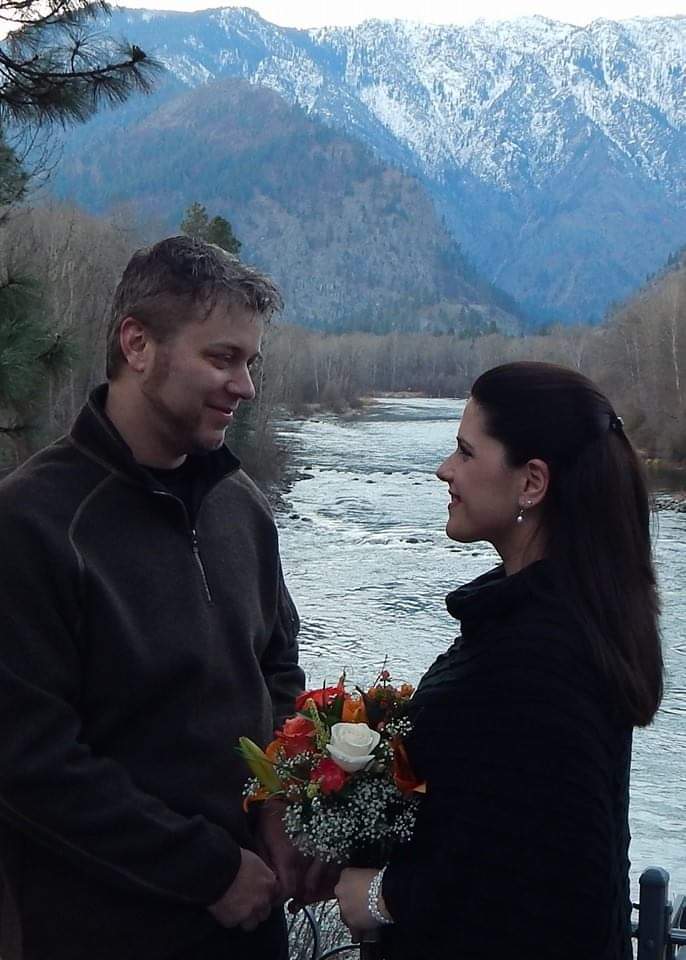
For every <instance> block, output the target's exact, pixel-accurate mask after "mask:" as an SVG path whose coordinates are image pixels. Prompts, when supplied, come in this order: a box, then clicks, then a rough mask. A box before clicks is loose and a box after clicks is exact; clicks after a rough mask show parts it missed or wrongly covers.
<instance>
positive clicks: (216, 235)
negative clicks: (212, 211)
mask: <svg viewBox="0 0 686 960" xmlns="http://www.w3.org/2000/svg"><path fill="white" fill-rule="evenodd" d="M206 239H207V241H208V243H216V245H217V246H218V247H221V248H222V250H226V252H227V253H232V254H233V255H234V256H235V257H237V256H238V252H239V250H240V249H241V247H242V243H241V241H240V240H239V239H238V237H236V236H235V234H234V232H233V229H232V228H231V224H230V223H229V221H228V220H225V219H224V217H212V219H211V220H210V222H209V223H208V225H207V237H206Z"/></svg>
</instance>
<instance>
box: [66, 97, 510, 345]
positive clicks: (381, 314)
mask: <svg viewBox="0 0 686 960" xmlns="http://www.w3.org/2000/svg"><path fill="white" fill-rule="evenodd" d="M53 186H54V188H55V190H56V191H57V192H58V193H59V194H61V195H62V196H63V197H68V198H70V199H75V200H77V201H78V202H79V203H80V204H81V205H83V206H84V207H86V208H87V209H88V210H90V211H92V212H94V213H97V214H100V215H102V214H114V215H116V217H117V220H118V221H119V222H120V223H125V224H126V223H134V224H137V225H140V224H142V225H143V229H144V232H145V231H146V230H147V233H148V235H149V236H151V237H159V236H161V235H164V234H165V233H173V232H178V229H179V224H180V221H181V219H182V214H183V211H184V210H185V209H186V208H187V207H188V206H189V205H190V204H191V203H192V202H193V201H199V202H201V203H203V204H204V205H205V206H206V207H207V210H208V212H209V213H210V216H214V215H221V216H225V217H227V218H228V219H229V220H230V221H231V223H232V225H233V227H234V230H235V232H236V234H237V236H238V237H239V238H240V239H241V241H242V243H243V248H242V251H241V256H242V257H243V258H244V259H245V260H246V261H248V262H252V263H255V264H258V265H260V266H261V267H263V268H265V269H267V270H268V271H269V272H270V273H271V274H273V275H274V277H275V278H276V280H277V281H278V282H279V285H280V286H281V287H282V289H283V292H284V295H285V300H286V311H285V315H284V319H285V320H286V321H291V322H296V323H300V324H303V325H305V326H310V327H316V328H319V329H325V330H331V331H341V330H344V329H345V330H348V329H353V330H373V331H384V332H385V331H389V330H418V329H420V330H428V331H435V332H445V331H452V332H456V333H459V334H468V333H474V332H482V331H485V330H489V329H493V328H498V329H500V330H504V331H509V332H517V331H518V330H519V329H520V317H519V314H518V312H517V308H516V307H515V305H514V304H513V303H512V302H511V301H510V299H509V298H507V297H506V296H505V295H503V294H502V293H500V292H499V291H497V290H495V289H494V288H493V287H492V286H491V285H490V284H489V283H488V282H486V281H484V280H483V279H482V278H480V277H479V275H478V274H477V273H476V271H475V270H474V268H473V267H472V266H471V265H470V263H469V262H468V261H467V260H466V259H465V257H464V256H463V254H462V252H461V250H460V248H459V245H458V244H457V243H456V242H455V240H454V239H453V238H452V237H451V235H450V233H449V232H448V230H447V229H446V227H445V226H444V225H443V224H442V223H441V222H440V220H439V218H438V217H437V215H436V211H435V208H434V205H433V203H432V201H431V199H430V197H429V196H428V194H427V192H426V190H425V189H424V188H423V186H422V185H421V184H420V183H419V182H418V181H417V180H416V179H415V178H413V177H411V176H409V175H408V174H406V173H404V172H402V171H401V170H399V169H397V168H394V167H389V166H388V165H386V164H384V163H382V162H381V161H380V160H379V159H378V158H377V157H375V156H374V155H373V154H372V152H371V151H370V150H369V148H368V147H366V146H364V145H363V144H361V143H360V142H359V141H357V140H353V139H351V138H350V137H348V136H346V135H345V134H342V133H340V132H338V131H336V130H334V129H332V128H330V127H327V126H325V125H324V124H323V123H322V122H321V121H318V120H317V119H316V118H311V117H308V116H307V115H306V114H305V112H304V111H303V110H301V109H300V108H298V107H295V106H292V105H290V104H288V103H286V102H285V101H284V99H283V98H282V97H281V96H279V95H278V94H276V93H274V92H273V91H272V90H268V89H266V88H265V87H260V86H254V85H251V84H249V83H248V82H247V81H244V80H236V79H226V80H222V81H217V82H215V83H207V84H203V85H201V86H198V87H195V88H194V89H191V90H188V89H183V88H181V87H180V85H179V83H178V82H177V81H173V80H172V82H169V83H166V84H164V85H163V86H162V88H161V89H160V90H159V91H158V92H157V94H156V95H155V96H153V97H150V98H145V99H142V100H138V101H136V102H135V103H133V104H132V105H130V106H128V107H127V108H125V109H123V110H118V111H115V112H113V113H109V114H108V113H105V114H101V115H100V116H98V117H97V118H96V119H95V120H94V121H93V122H92V123H90V124H88V125H87V126H85V127H83V128H80V129H79V130H78V131H75V132H74V133H72V134H69V135H68V137H67V139H66V140H65V142H64V144H63V154H62V159H61V162H60V165H59V168H58V169H57V171H56V172H55V177H54V183H53Z"/></svg>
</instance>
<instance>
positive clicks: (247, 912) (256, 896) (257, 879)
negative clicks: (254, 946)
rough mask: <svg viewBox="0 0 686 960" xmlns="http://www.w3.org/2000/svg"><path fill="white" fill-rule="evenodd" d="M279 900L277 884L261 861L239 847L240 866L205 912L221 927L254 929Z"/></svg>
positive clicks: (253, 854) (255, 855)
mask: <svg viewBox="0 0 686 960" xmlns="http://www.w3.org/2000/svg"><path fill="white" fill-rule="evenodd" d="M278 900H279V884H278V881H277V879H276V877H275V876H274V874H273V873H272V871H271V870H270V869H269V867H268V866H267V865H266V863H264V861H263V860H260V858H259V857H258V856H257V854H255V853H252V852H251V851H250V850H244V849H243V848H241V865H240V867H239V868H238V873H237V874H236V877H235V879H234V881H233V883H232V884H231V886H230V887H229V889H228V890H227V891H226V893H225V894H224V896H223V897H222V898H221V899H220V900H217V902H216V903H213V904H212V905H211V906H209V907H208V908H207V909H208V910H209V911H210V913H211V914H212V916H213V917H214V919H215V920H216V921H217V922H218V923H220V924H221V925H222V926H223V927H242V928H243V930H247V931H250V930H254V929H255V928H256V927H257V926H259V924H261V923H264V921H265V920H266V919H267V917H268V916H269V914H270V913H271V912H272V908H273V907H274V905H275V904H276V903H277V902H278Z"/></svg>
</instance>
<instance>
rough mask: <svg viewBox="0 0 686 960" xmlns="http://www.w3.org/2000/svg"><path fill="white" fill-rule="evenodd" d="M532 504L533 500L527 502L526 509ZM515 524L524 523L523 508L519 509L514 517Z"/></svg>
mask: <svg viewBox="0 0 686 960" xmlns="http://www.w3.org/2000/svg"><path fill="white" fill-rule="evenodd" d="M532 503H533V500H527V501H526V505H527V507H530V506H531V504H532ZM515 523H524V507H520V508H519V513H518V514H517V516H516V517H515Z"/></svg>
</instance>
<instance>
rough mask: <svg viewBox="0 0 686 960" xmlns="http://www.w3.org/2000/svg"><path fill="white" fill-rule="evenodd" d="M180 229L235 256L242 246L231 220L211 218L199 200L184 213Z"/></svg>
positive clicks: (188, 235)
mask: <svg viewBox="0 0 686 960" xmlns="http://www.w3.org/2000/svg"><path fill="white" fill-rule="evenodd" d="M180 229H181V232H182V233H185V234H186V236H187V237H194V238H195V239H196V240H205V241H206V242H207V243H214V244H216V245H217V246H218V247H221V248H222V250H226V252H227V253H231V254H233V255H234V256H235V257H237V256H238V251H239V250H240V249H241V246H242V244H241V241H240V240H239V239H238V238H237V237H236V235H235V234H234V232H233V228H232V227H231V224H230V223H229V221H228V220H226V219H225V218H224V217H212V219H211V220H210V218H209V216H208V213H207V209H206V208H205V207H204V206H203V204H202V203H198V202H197V200H196V201H195V202H194V203H192V204H191V205H190V207H189V208H188V209H187V210H186V212H185V213H184V215H183V219H182V221H181V227H180Z"/></svg>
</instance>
